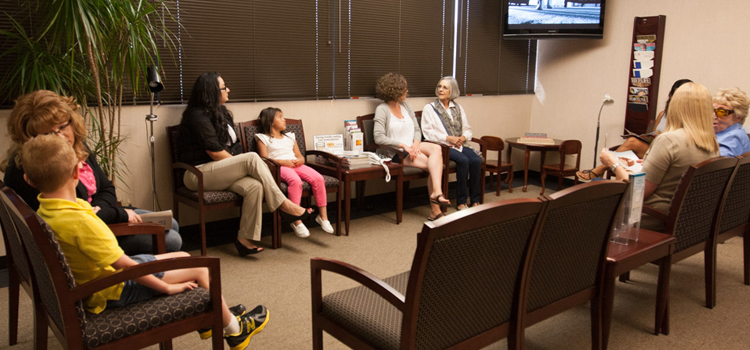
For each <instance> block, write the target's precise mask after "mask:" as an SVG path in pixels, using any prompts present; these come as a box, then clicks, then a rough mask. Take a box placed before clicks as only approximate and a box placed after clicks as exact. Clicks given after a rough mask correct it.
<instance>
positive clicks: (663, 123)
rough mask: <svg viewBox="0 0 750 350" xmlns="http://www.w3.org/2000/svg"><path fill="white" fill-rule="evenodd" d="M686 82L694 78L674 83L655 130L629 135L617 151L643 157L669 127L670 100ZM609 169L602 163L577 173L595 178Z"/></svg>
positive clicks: (690, 81)
mask: <svg viewBox="0 0 750 350" xmlns="http://www.w3.org/2000/svg"><path fill="white" fill-rule="evenodd" d="M685 83H692V80H690V79H680V80H678V81H676V82H674V84H672V89H670V90H669V95H668V96H667V104H666V106H664V110H663V111H661V113H659V115H658V116H657V117H656V120H655V123H654V124H655V125H656V127H654V131H653V132H650V133H647V134H642V135H628V136H627V138H626V139H625V142H623V143H622V145H620V146H619V147H617V149H616V150H615V151H616V152H626V151H633V153H635V155H636V156H638V158H641V159H643V156H644V155H645V154H646V151H647V150H648V147H649V146H650V145H651V143H652V142H653V141H654V138H655V137H656V136H659V134H661V133H662V132H663V131H664V129H666V128H667V118H666V116H667V111H668V110H669V101H670V100H671V99H672V95H674V92H675V91H677V89H678V88H679V87H680V86H682V85H683V84H685ZM606 170H607V167H606V166H604V165H600V166H598V167H596V168H594V169H589V170H581V171H579V172H577V173H576V176H578V178H579V179H581V180H593V179H594V178H597V177H602V175H604V172H605V171H606Z"/></svg>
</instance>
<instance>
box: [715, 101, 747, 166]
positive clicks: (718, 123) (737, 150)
mask: <svg viewBox="0 0 750 350" xmlns="http://www.w3.org/2000/svg"><path fill="white" fill-rule="evenodd" d="M713 106H714V132H715V133H716V140H717V141H718V142H719V151H720V152H721V155H722V156H723V157H734V156H739V155H742V154H743V153H745V152H748V151H750V138H748V136H747V132H745V130H744V129H743V128H742V124H744V123H745V118H747V111H748V107H750V99H748V97H747V95H746V94H745V92H744V91H742V90H740V89H739V88H737V87H733V88H728V89H719V91H718V92H716V94H714V105H713Z"/></svg>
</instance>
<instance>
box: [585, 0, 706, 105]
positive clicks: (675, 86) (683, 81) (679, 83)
mask: <svg viewBox="0 0 750 350" xmlns="http://www.w3.org/2000/svg"><path fill="white" fill-rule="evenodd" d="M571 6H572V5H571ZM692 82H693V81H692V80H690V79H680V80H678V81H675V82H674V84H672V89H670V90H669V95H667V105H666V106H664V115H666V114H667V111H668V110H669V102H671V101H672V95H674V92H675V91H677V89H678V88H679V87H680V86H682V85H683V84H687V83H692Z"/></svg>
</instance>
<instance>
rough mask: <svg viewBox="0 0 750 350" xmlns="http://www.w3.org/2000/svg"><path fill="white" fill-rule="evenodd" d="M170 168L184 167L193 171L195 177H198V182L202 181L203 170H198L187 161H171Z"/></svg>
mask: <svg viewBox="0 0 750 350" xmlns="http://www.w3.org/2000/svg"><path fill="white" fill-rule="evenodd" d="M172 169H185V170H187V171H189V172H191V173H193V174H194V175H195V176H196V177H198V183H203V172H202V171H200V169H198V168H196V167H195V166H194V165H190V164H188V163H182V162H177V163H172Z"/></svg>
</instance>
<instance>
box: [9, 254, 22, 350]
mask: <svg viewBox="0 0 750 350" xmlns="http://www.w3.org/2000/svg"><path fill="white" fill-rule="evenodd" d="M8 265H10V266H9V268H8V344H9V345H11V346H12V345H16V344H17V343H18V301H19V300H18V298H19V287H20V282H19V276H18V271H16V268H15V266H13V261H10V262H9V264H8Z"/></svg>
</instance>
